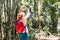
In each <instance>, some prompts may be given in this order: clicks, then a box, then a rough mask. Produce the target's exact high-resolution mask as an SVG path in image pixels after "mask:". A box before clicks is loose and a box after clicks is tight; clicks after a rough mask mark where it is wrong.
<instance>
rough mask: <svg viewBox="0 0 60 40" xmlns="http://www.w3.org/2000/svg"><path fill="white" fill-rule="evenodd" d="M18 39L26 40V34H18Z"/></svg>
mask: <svg viewBox="0 0 60 40" xmlns="http://www.w3.org/2000/svg"><path fill="white" fill-rule="evenodd" d="M19 37H20V40H28V34H27V33H26V32H25V33H20V35H19Z"/></svg>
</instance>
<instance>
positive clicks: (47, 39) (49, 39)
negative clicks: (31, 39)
mask: <svg viewBox="0 0 60 40" xmlns="http://www.w3.org/2000/svg"><path fill="white" fill-rule="evenodd" d="M36 38H37V40H60V35H59V36H53V35H50V36H41V37H40V36H39V34H37V36H36Z"/></svg>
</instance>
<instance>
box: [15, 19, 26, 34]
mask: <svg viewBox="0 0 60 40" xmlns="http://www.w3.org/2000/svg"><path fill="white" fill-rule="evenodd" d="M15 29H16V32H18V33H22V32H23V31H24V30H25V26H24V24H23V21H22V20H17V21H16V23H15Z"/></svg>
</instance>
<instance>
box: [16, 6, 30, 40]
mask: <svg viewBox="0 0 60 40" xmlns="http://www.w3.org/2000/svg"><path fill="white" fill-rule="evenodd" d="M24 10H26V14H25V13H24V12H23V11H24ZM30 14H31V13H30V12H29V9H28V8H27V7H26V6H25V7H21V8H20V12H19V13H18V15H17V21H16V25H15V26H16V32H17V33H19V34H20V40H28V28H27V26H26V25H27V19H28V18H29V17H30Z"/></svg>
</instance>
